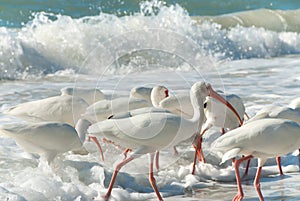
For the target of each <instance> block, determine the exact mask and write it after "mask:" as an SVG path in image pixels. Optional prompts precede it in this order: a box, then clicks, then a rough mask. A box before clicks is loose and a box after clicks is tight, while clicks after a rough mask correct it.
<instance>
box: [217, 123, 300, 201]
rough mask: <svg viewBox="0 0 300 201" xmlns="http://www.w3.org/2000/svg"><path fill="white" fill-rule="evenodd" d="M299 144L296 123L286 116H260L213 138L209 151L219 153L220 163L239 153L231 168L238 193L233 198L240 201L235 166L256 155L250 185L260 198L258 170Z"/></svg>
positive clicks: (240, 193)
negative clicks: (252, 180)
mask: <svg viewBox="0 0 300 201" xmlns="http://www.w3.org/2000/svg"><path fill="white" fill-rule="evenodd" d="M299 146H300V126H299V125H298V124H297V123H296V122H294V121H291V120H287V119H272V118H271V119H260V120H257V121H252V122H250V123H247V124H245V125H243V126H241V127H239V128H236V129H234V130H231V131H229V132H227V133H226V135H223V136H221V137H219V138H218V139H216V140H215V142H214V143H213V146H212V147H213V150H215V151H218V152H221V153H223V154H224V155H223V157H222V162H225V161H226V160H228V159H232V158H235V157H237V156H242V158H240V159H238V160H235V162H234V168H235V172H236V181H237V186H238V193H237V195H236V196H235V197H234V198H233V200H235V201H237V200H242V199H243V197H244V193H243V190H242V185H241V179H240V175H239V165H240V163H241V162H243V161H245V160H249V159H251V158H258V168H257V172H256V176H255V179H254V187H255V189H256V191H257V193H258V197H259V199H260V200H264V198H263V195H262V193H261V190H260V182H259V178H260V173H261V169H262V166H263V165H264V163H265V162H266V160H267V159H268V158H273V157H277V156H282V155H285V154H288V153H290V152H292V151H294V150H295V149H296V148H298V147H299Z"/></svg>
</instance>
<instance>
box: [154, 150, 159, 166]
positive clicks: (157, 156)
mask: <svg viewBox="0 0 300 201" xmlns="http://www.w3.org/2000/svg"><path fill="white" fill-rule="evenodd" d="M155 167H156V169H157V170H159V151H156V152H155Z"/></svg>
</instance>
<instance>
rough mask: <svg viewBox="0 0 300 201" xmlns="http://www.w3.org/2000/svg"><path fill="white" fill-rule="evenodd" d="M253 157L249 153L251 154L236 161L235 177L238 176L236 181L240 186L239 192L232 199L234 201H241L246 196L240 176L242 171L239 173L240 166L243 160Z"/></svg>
mask: <svg viewBox="0 0 300 201" xmlns="http://www.w3.org/2000/svg"><path fill="white" fill-rule="evenodd" d="M251 158H253V156H251V155H249V156H246V157H242V158H240V159H238V160H235V162H234V169H235V177H236V183H237V186H238V193H237V194H236V196H235V197H234V198H233V199H232V200H233V201H240V200H242V199H243V197H244V193H243V189H242V184H241V177H240V173H239V166H240V164H241V163H242V162H243V161H245V160H248V159H251Z"/></svg>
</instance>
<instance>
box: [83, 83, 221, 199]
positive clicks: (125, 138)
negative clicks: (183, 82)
mask: <svg viewBox="0 0 300 201" xmlns="http://www.w3.org/2000/svg"><path fill="white" fill-rule="evenodd" d="M190 94H191V95H190V96H191V97H190V98H191V102H192V105H193V107H194V116H193V118H192V119H184V118H182V117H181V116H178V115H175V114H170V113H146V114H141V115H136V116H133V117H130V118H123V119H108V120H105V121H102V122H98V123H95V124H92V125H91V126H90V127H89V129H88V133H89V134H90V135H94V136H100V137H102V138H106V139H109V140H111V141H113V142H114V143H115V144H118V145H120V146H122V147H127V148H130V149H132V150H135V151H134V152H133V154H132V155H131V156H130V157H128V158H126V159H124V160H123V161H122V162H121V163H119V164H118V165H117V166H116V168H115V171H114V174H113V176H112V179H111V182H110V185H109V188H108V191H107V193H106V195H105V199H106V200H108V199H109V197H110V194H111V191H112V188H113V185H114V182H115V179H116V176H117V174H118V172H119V170H120V169H121V168H122V167H123V166H124V165H126V164H127V163H128V162H130V161H131V160H133V159H134V158H137V157H139V156H141V155H143V154H147V153H148V154H149V156H150V176H149V180H150V183H151V185H152V187H153V189H154V191H155V193H156V195H157V198H158V199H159V200H162V197H161V195H160V194H159V191H158V189H157V187H156V184H155V180H154V177H153V158H154V152H155V151H156V150H161V149H163V148H167V147H173V146H175V145H177V144H178V143H179V142H181V141H184V140H186V139H189V138H190V137H191V136H193V135H194V134H195V133H199V132H200V129H201V126H202V123H203V118H204V112H203V100H204V99H205V97H206V96H207V95H211V96H215V97H217V96H216V95H215V93H214V91H213V89H212V88H211V86H210V85H206V84H205V83H204V82H199V83H195V84H194V85H193V86H192V88H191V91H190ZM218 98H219V97H218ZM225 102H226V101H225Z"/></svg>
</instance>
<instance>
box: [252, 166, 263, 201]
mask: <svg viewBox="0 0 300 201" xmlns="http://www.w3.org/2000/svg"><path fill="white" fill-rule="evenodd" d="M261 169H262V167H258V168H257V172H256V176H255V179H254V187H255V189H256V192H257V194H258V197H259V200H260V201H263V200H264V198H263V196H262V194H261V191H260V183H259V178H260V173H261Z"/></svg>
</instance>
